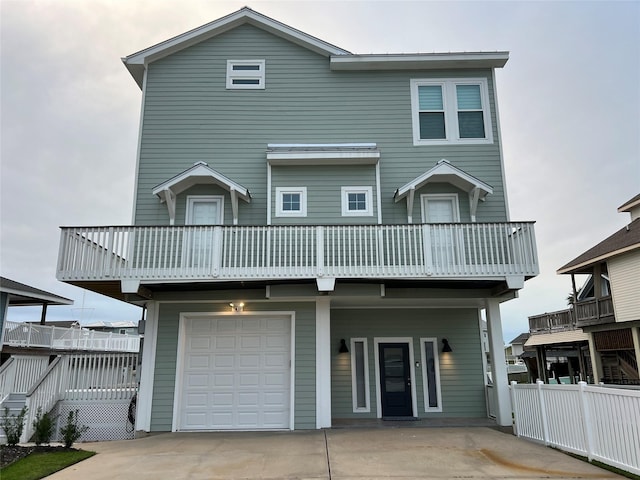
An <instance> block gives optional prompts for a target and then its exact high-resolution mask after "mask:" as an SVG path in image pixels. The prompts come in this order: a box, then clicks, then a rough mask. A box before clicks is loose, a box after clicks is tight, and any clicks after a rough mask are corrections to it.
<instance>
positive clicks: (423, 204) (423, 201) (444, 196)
mask: <svg viewBox="0 0 640 480" xmlns="http://www.w3.org/2000/svg"><path fill="white" fill-rule="evenodd" d="M429 200H449V201H451V203H452V204H453V223H457V222H459V221H460V204H459V203H458V195H457V194H455V193H423V194H422V195H420V208H421V210H422V223H433V222H429V208H428V207H427V203H428V202H429Z"/></svg>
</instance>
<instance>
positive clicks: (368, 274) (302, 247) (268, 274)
mask: <svg viewBox="0 0 640 480" xmlns="http://www.w3.org/2000/svg"><path fill="white" fill-rule="evenodd" d="M537 274H538V259H537V254H536V243H535V233H534V229H533V223H531V222H520V223H455V224H444V223H443V224H419V225H329V226H326V225H323V226H301V225H295V226H219V225H218V226H213V225H212V226H146V227H144V226H123V227H63V228H62V235H61V241H60V254H59V258H58V271H57V278H58V279H59V280H62V281H104V280H128V279H131V280H141V281H146V282H148V283H154V282H156V283H159V282H166V281H194V280H195V281H197V280H207V281H214V280H219V281H229V280H267V279H296V278H321V277H333V278H398V279H402V278H413V279H416V278H426V277H432V278H454V279H455V278H460V279H463V278H501V277H505V276H525V277H530V276H534V275H537Z"/></svg>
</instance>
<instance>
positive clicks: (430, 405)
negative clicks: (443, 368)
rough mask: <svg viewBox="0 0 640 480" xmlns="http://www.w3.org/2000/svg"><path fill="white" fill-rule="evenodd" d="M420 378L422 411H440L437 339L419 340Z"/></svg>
mask: <svg viewBox="0 0 640 480" xmlns="http://www.w3.org/2000/svg"><path fill="white" fill-rule="evenodd" d="M420 350H421V352H422V378H423V382H422V383H423V388H424V411H425V412H441V411H442V393H441V391H440V360H439V357H438V339H437V338H421V339H420Z"/></svg>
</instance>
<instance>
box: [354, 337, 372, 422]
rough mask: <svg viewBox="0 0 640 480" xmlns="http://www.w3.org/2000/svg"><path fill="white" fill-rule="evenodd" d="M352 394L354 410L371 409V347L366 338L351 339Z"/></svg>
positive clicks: (364, 410)
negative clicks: (368, 346) (369, 347)
mask: <svg viewBox="0 0 640 480" xmlns="http://www.w3.org/2000/svg"><path fill="white" fill-rule="evenodd" d="M351 396H352V399H353V411H354V412H356V413H357V412H369V411H371V402H370V395H369V349H368V348H367V339H366V338H352V339H351Z"/></svg>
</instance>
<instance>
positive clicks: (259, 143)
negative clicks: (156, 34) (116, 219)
mask: <svg viewBox="0 0 640 480" xmlns="http://www.w3.org/2000/svg"><path fill="white" fill-rule="evenodd" d="M229 59H231V60H239V59H264V60H265V62H266V63H265V65H266V77H265V82H266V88H265V89H264V90H227V89H226V82H225V78H226V66H227V60H229ZM464 77H470V78H486V79H487V80H488V87H489V97H490V109H491V120H492V125H493V138H494V143H492V144H480V145H443V146H414V145H413V134H412V117H411V92H410V80H411V79H416V78H424V79H426V78H464ZM369 142H373V143H377V145H378V148H379V150H380V153H381V157H380V178H381V204H382V217H383V222H384V223H406V202H405V201H402V202H398V203H396V202H395V201H394V199H393V195H394V192H395V191H396V189H397V188H399V187H401V186H402V185H404V184H406V183H407V182H409V181H411V180H413V179H414V178H416V177H417V176H418V175H420V174H422V173H424V172H425V171H426V170H428V169H430V168H432V167H433V166H434V165H435V164H436V162H438V161H439V160H440V159H442V158H446V159H447V160H449V161H450V162H451V163H452V164H453V165H454V166H456V167H458V168H460V169H462V170H464V171H465V172H467V173H468V174H470V175H473V176H474V177H476V178H478V179H480V180H482V181H483V182H486V183H487V184H489V185H491V186H492V187H493V189H494V193H493V195H489V196H488V197H487V201H486V202H481V203H480V205H479V207H478V213H477V221H478V222H487V221H504V220H506V207H505V198H504V186H503V178H502V165H501V160H500V148H499V135H498V131H497V128H496V110H495V102H494V92H493V73H492V71H491V70H490V69H480V70H465V69H461V70H426V71H332V70H331V69H330V66H329V59H328V58H327V57H324V56H322V55H319V54H317V53H314V52H311V51H309V50H307V49H305V48H303V47H301V46H298V45H295V44H293V43H290V42H288V41H286V40H284V39H282V38H280V37H277V36H274V35H272V34H270V33H267V32H265V31H263V30H261V29H259V28H256V27H254V26H251V25H242V26H240V27H237V28H235V29H233V30H230V31H228V32H225V33H223V34H220V35H218V36H216V37H214V38H211V39H208V40H205V41H203V42H201V43H199V44H196V45H194V46H191V47H189V48H186V49H184V50H182V51H180V52H177V53H175V54H173V55H170V56H168V57H165V58H163V59H161V60H158V61H155V62H152V63H151V64H150V65H149V66H148V73H147V79H146V91H145V97H144V115H143V119H142V129H141V143H140V159H139V175H138V185H137V196H136V215H135V222H136V224H143V225H150V224H162V223H167V219H168V216H167V211H166V210H167V209H166V205H165V204H163V203H161V202H160V201H159V200H158V198H157V197H155V196H154V195H152V194H151V191H152V189H153V187H155V186H156V185H158V184H160V183H162V182H164V181H166V180H167V179H170V178H172V177H173V176H175V175H177V174H179V173H180V172H182V171H184V170H186V169H187V168H189V167H191V166H192V165H193V164H194V163H195V162H199V161H203V162H206V163H208V164H209V166H210V167H211V168H213V169H214V170H217V171H218V172H220V173H221V174H223V175H225V176H227V177H228V178H230V179H232V180H233V181H235V182H238V183H240V184H241V185H243V186H244V187H246V188H248V189H249V190H250V192H251V203H250V204H247V203H245V202H243V201H240V202H239V207H240V215H239V223H240V224H242V225H254V224H264V223H265V222H266V218H267V163H266V149H267V145H268V144H270V143H289V144H302V143H369ZM286 168H289V167H277V168H276V167H274V170H276V169H277V170H278V173H277V175H285V174H284V173H280V172H283V171H284V170H286ZM291 168H293V167H291ZM343 168H345V169H346V168H347V167H346V166H336V167H334V168H333V169H327V170H326V174H325V173H323V172H320V173H319V174H318V175H315V174H312V173H311V172H312V171H311V170H309V172H310V173H309V176H308V178H305V175H306V174H305V173H304V172H301V171H300V169H298V168H297V167H296V169H297V170H296V173H295V174H294V175H299V177H300V178H299V179H295V180H294V179H291V180H292V181H295V183H296V184H299V183H300V182H303V181H304V183H303V184H302V185H294V186H303V185H305V184H308V185H309V192H308V193H309V200H310V203H309V207H310V210H309V216H308V218H307V219H306V220H305V223H306V222H315V223H323V222H325V221H326V220H327V219H328V218H329V215H330V212H329V210H323V209H322V208H320V206H319V205H320V204H316V200H315V199H316V198H317V199H318V200H320V198H319V197H316V195H320V193H322V189H319V190H312V187H313V186H314V185H317V186H327V185H332V186H333V187H339V186H340V185H342V182H343V181H345V182H346V181H348V182H349V183H348V184H346V185H347V186H353V185H351V181H352V180H356V181H357V180H359V181H357V183H355V186H362V185H371V186H374V185H375V184H374V182H372V174H371V172H372V171H373V170H374V168H373V167H372V166H368V167H364V166H363V167H361V171H363V172H365V173H364V174H363V175H362V176H361V177H360V178H359V179H358V178H356V179H354V178H353V174H352V173H348V171H347V170H342V171H344V172H347V173H346V174H345V175H346V176H345V178H344V179H336V178H335V176H336V174H338V175H340V173H339V172H340V171H341V169H343ZM289 175H291V174H289ZM272 186H273V188H274V189H275V187H276V186H278V184H277V183H273V185H272ZM314 188H315V187H314ZM213 191H214V190H213V189H212V190H209V191H208V190H207V188H206V187H205V188H204V190H203V193H205V192H207V193H208V192H213ZM326 191H328V190H326ZM452 191H455V189H454V190H452ZM373 192H374V195H375V188H374V189H373ZM465 197H466V194H465ZM272 200H274V199H273V198H272ZM312 200H313V201H312ZM337 200H339V199H336V198H335V197H332V198H331V199H329V200H328V203H327V204H326V206H327V208H329V209H331V211H335V210H336V208H337V207H339V202H338V203H336V201H337ZM180 201H181V200H180ZM465 202H466V203H468V200H467V199H466V198H460V204H461V205H462V204H464V203H465ZM228 203H229V193H228V192H226V196H225V210H226V209H227V204H228ZM274 204H275V202H273V203H272V205H274ZM183 209H184V206H183V205H182V204H179V205H178V209H177V210H183ZM176 217H178V218H179V219H183V218H184V213H183V212H179V211H177V212H176ZM372 218H373V219H377V214H376V215H374V217H372ZM361 220H362V218H358V217H353V223H358V222H360V221H361ZM339 221H341V218H340V217H339V214H338V222H339ZM225 222H226V223H231V216H230V215H229V214H228V213H227V212H226V211H225ZM176 223H177V224H179V223H178V221H177V222H176ZM331 223H335V219H334V220H333V221H332V222H331Z"/></svg>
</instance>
